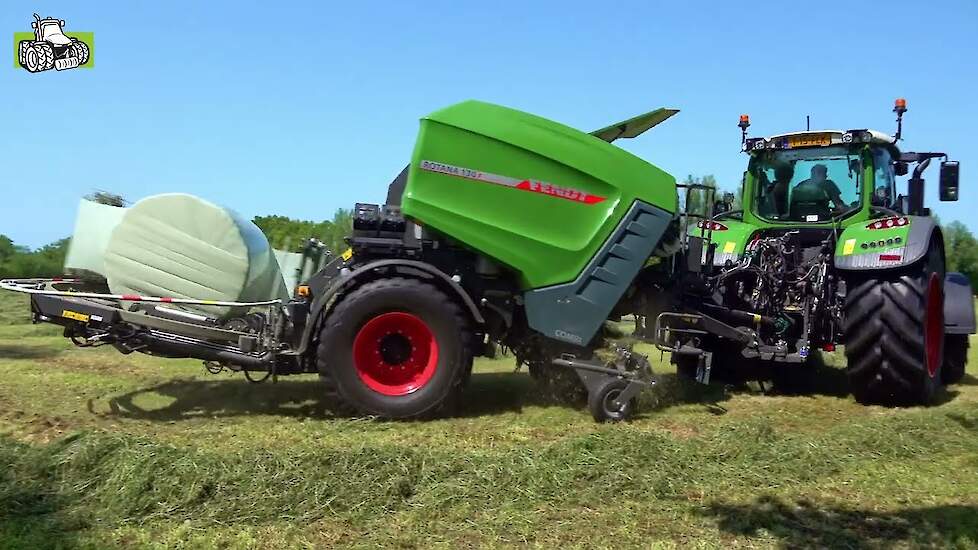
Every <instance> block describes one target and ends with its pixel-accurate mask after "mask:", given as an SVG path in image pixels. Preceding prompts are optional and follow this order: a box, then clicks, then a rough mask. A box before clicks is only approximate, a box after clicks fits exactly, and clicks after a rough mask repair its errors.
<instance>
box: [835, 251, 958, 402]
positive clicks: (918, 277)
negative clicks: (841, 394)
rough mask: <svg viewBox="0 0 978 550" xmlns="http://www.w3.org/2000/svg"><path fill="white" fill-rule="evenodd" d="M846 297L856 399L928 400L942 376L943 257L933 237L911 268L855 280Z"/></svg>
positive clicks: (848, 354) (849, 371) (848, 346)
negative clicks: (926, 249)
mask: <svg viewBox="0 0 978 550" xmlns="http://www.w3.org/2000/svg"><path fill="white" fill-rule="evenodd" d="M848 287H849V291H848V293H847V296H846V303H845V317H846V322H845V345H846V359H847V361H848V367H847V374H848V378H849V385H850V388H851V389H852V393H853V395H854V396H855V397H856V400H857V401H859V402H860V403H865V404H879V405H886V406H903V405H929V404H931V403H933V402H934V400H935V397H936V396H937V394H938V390H939V389H940V387H941V382H942V379H943V375H942V372H941V371H942V362H943V351H944V350H943V348H944V260H943V255H942V253H941V249H940V248H939V247H938V246H937V245H936V244H935V243H931V250H930V252H929V253H928V256H927V259H926V260H925V261H924V262H921V263H920V264H918V265H915V266H911V267H910V268H906V269H901V270H894V271H890V272H877V273H872V274H868V275H866V276H864V277H863V278H861V279H859V280H853V281H852V282H851V283H850V284H849V285H848Z"/></svg>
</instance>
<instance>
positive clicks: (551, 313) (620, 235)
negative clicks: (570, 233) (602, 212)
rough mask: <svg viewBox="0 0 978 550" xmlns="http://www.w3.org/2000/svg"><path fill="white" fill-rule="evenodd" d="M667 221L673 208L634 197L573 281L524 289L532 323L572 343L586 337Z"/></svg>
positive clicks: (582, 342) (634, 273)
mask: <svg viewBox="0 0 978 550" xmlns="http://www.w3.org/2000/svg"><path fill="white" fill-rule="evenodd" d="M671 221H672V213H670V212H667V211H665V210H662V209H661V208H656V207H655V206H652V205H650V204H647V203H644V202H641V201H635V202H634V203H633V204H632V205H631V207H630V208H629V210H628V213H627V214H626V215H625V217H624V218H623V219H622V220H621V222H620V223H619V224H618V226H617V227H616V228H615V231H614V232H613V234H612V235H611V237H610V238H609V239H607V240H606V241H605V242H604V243H603V244H602V246H601V248H600V250H599V251H598V253H597V254H596V255H595V256H594V258H592V259H591V261H590V262H589V263H588V265H587V267H585V269H584V271H583V272H582V273H581V274H580V275H579V276H578V277H577V278H576V279H575V280H574V281H573V282H571V283H567V284H562V285H557V286H552V287H548V288H539V289H535V290H530V291H527V292H526V293H524V295H523V301H524V304H525V306H526V316H527V321H528V323H529V325H530V328H532V329H534V330H536V331H538V332H540V333H542V334H544V335H546V336H549V337H551V338H555V339H557V340H562V341H565V342H570V343H572V344H577V345H585V344H587V343H588V342H590V341H591V338H593V337H594V334H595V333H596V332H597V331H598V329H599V328H600V327H601V324H602V323H604V321H605V320H606V319H607V318H608V315H609V314H610V313H611V310H612V308H614V306H615V304H616V303H618V300H620V299H621V297H622V295H623V294H624V293H625V290H627V289H628V287H629V285H631V283H632V281H633V280H634V279H635V277H636V276H637V275H638V272H639V270H641V268H642V266H643V265H644V264H645V261H646V260H647V259H648V257H649V255H650V254H651V253H652V251H653V250H654V249H655V247H656V245H657V244H658V243H659V240H660V239H661V238H662V235H663V234H664V233H665V231H666V228H667V227H668V226H669V223H670V222H671Z"/></svg>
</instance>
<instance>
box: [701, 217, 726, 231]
mask: <svg viewBox="0 0 978 550" xmlns="http://www.w3.org/2000/svg"><path fill="white" fill-rule="evenodd" d="M696 227H699V228H700V229H706V230H707V231H726V230H727V229H728V227H727V226H725V225H723V224H722V223H720V222H714V221H710V220H702V221H698V222H696Z"/></svg>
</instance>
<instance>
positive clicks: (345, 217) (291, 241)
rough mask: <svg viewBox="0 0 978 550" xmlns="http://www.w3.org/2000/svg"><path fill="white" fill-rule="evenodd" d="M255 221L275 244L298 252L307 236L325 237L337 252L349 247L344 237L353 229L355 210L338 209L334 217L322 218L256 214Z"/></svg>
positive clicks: (322, 239)
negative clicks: (312, 219) (294, 217)
mask: <svg viewBox="0 0 978 550" xmlns="http://www.w3.org/2000/svg"><path fill="white" fill-rule="evenodd" d="M252 221H254V222H255V225H257V226H258V227H259V228H260V229H261V230H262V233H264V234H265V237H267V238H268V242H269V243H270V244H271V245H272V248H277V249H279V250H287V251H289V252H299V251H301V250H302V245H303V243H304V242H305V240H306V239H308V238H316V239H319V240H320V241H322V242H323V243H324V244H325V245H326V248H328V249H329V250H331V251H332V252H333V253H334V254H339V253H341V252H343V251H344V250H346V248H347V246H346V243H345V242H344V240H343V239H344V238H345V237H347V236H348V235H349V234H350V232H351V231H352V230H353V211H351V210H347V209H344V208H340V209H337V210H336V212H335V213H334V214H333V219H331V220H323V221H319V222H314V221H307V220H294V219H292V218H289V217H286V216H255V219H254V220H252Z"/></svg>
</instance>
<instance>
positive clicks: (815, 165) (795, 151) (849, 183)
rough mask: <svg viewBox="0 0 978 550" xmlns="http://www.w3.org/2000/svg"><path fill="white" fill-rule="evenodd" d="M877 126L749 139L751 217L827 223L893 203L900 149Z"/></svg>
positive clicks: (773, 221)
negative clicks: (894, 166) (894, 176)
mask: <svg viewBox="0 0 978 550" xmlns="http://www.w3.org/2000/svg"><path fill="white" fill-rule="evenodd" d="M893 143H894V140H893V138H891V137H890V136H887V135H886V134H883V133H881V132H877V131H875V130H849V131H840V130H828V131H818V132H811V131H806V132H797V133H792V134H782V135H777V136H772V137H770V138H752V139H749V140H746V141H745V143H744V145H745V150H746V151H747V152H748V154H749V155H750V162H749V164H748V170H747V178H746V179H745V183H747V180H750V183H751V185H750V186H749V187H750V189H749V190H748V189H746V186H745V192H749V193H750V194H749V195H748V196H745V197H744V198H745V200H744V203H745V204H746V205H748V206H749V212H745V214H747V215H748V216H749V217H755V218H757V219H758V220H759V221H762V222H766V223H770V224H779V225H780V224H812V223H815V224H824V223H826V222H830V223H831V222H833V221H836V220H844V219H847V218H849V217H852V216H856V215H859V214H865V212H866V211H867V210H868V208H870V207H871V206H881V207H890V206H892V203H893V201H894V200H895V198H896V192H895V191H896V190H895V186H894V178H893V167H892V165H893V161H894V159H896V158H899V156H900V153H899V151H898V150H897V148H896V147H895V146H894V145H893Z"/></svg>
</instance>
